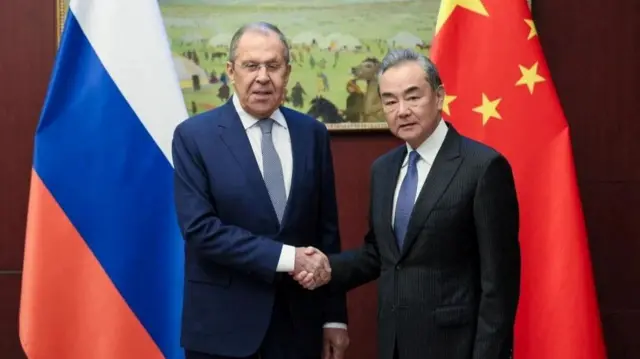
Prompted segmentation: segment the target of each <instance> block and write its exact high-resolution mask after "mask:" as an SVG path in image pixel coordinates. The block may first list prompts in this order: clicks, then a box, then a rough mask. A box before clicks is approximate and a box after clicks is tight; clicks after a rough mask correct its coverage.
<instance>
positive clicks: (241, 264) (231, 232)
mask: <svg viewBox="0 0 640 359" xmlns="http://www.w3.org/2000/svg"><path fill="white" fill-rule="evenodd" d="M181 129H182V128H181V126H178V127H177V128H176V131H175V132H174V136H173V143H172V157H173V164H174V168H175V170H174V199H175V205H176V212H177V216H178V222H179V225H180V228H181V231H182V235H183V237H184V239H185V241H186V242H187V244H188V245H190V246H191V247H192V248H195V249H196V252H197V253H198V255H199V256H200V257H201V258H202V259H204V260H205V261H211V262H213V263H216V264H218V265H223V266H227V267H231V268H234V269H236V270H238V271H240V272H243V273H247V274H249V275H253V276H256V277H258V278H260V279H262V280H264V281H266V282H268V283H271V282H272V281H273V278H274V275H275V273H276V266H277V264H278V259H279V257H280V253H281V251H282V243H279V242H277V241H274V240H273V239H271V238H268V237H264V236H256V235H253V234H252V233H250V232H249V231H247V230H245V229H242V228H240V227H236V226H231V225H226V224H224V223H222V221H221V220H220V218H218V216H217V212H216V208H215V198H213V197H212V196H211V194H210V191H209V189H208V188H209V178H208V177H207V175H206V172H205V169H204V165H203V161H202V156H201V154H200V153H199V152H198V150H197V147H196V145H195V142H194V141H193V140H192V139H190V138H189V136H187V135H185V134H184V133H182V130H181Z"/></svg>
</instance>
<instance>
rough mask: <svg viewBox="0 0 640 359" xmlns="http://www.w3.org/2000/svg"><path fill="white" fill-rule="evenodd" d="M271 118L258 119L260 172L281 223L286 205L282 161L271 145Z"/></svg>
mask: <svg viewBox="0 0 640 359" xmlns="http://www.w3.org/2000/svg"><path fill="white" fill-rule="evenodd" d="M273 122H274V121H273V120H272V119H270V118H265V119H262V120H260V121H258V124H259V126H260V129H261V130H262V173H263V177H264V183H265V185H266V186H267V191H268V192H269V197H270V198H271V204H272V205H273V209H275V211H276V215H277V216H278V222H281V223H282V216H283V215H284V209H285V207H286V205H287V194H286V192H285V188H284V175H283V174H282V163H281V162H280V157H278V153H277V152H276V148H275V147H274V145H273V138H272V137H271V129H272V128H273Z"/></svg>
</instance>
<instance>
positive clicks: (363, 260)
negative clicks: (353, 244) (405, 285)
mask: <svg viewBox="0 0 640 359" xmlns="http://www.w3.org/2000/svg"><path fill="white" fill-rule="evenodd" d="M374 168H375V165H374V166H373V167H372V170H371V180H370V182H369V183H371V190H370V194H369V228H368V231H367V234H366V235H365V237H364V244H363V245H362V246H361V247H360V248H356V249H352V250H348V251H344V252H342V253H340V254H337V255H333V256H331V257H329V261H330V263H331V268H332V270H331V283H332V284H333V285H334V286H336V287H339V288H343V289H345V290H351V289H353V288H356V287H359V286H361V285H364V284H366V283H369V282H371V281H373V280H376V279H378V277H379V276H380V252H379V250H378V243H377V241H376V238H375V233H374V231H373V220H372V215H373V213H372V208H371V207H372V203H373V197H374V195H375V184H374V181H375V170H374Z"/></svg>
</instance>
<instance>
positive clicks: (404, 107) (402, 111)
mask: <svg viewBox="0 0 640 359" xmlns="http://www.w3.org/2000/svg"><path fill="white" fill-rule="evenodd" d="M410 113H411V111H410V109H409V105H408V104H407V103H406V102H405V101H400V102H399V103H398V116H400V117H407V116H409V114H410Z"/></svg>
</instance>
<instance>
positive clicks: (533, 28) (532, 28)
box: [524, 19, 538, 40]
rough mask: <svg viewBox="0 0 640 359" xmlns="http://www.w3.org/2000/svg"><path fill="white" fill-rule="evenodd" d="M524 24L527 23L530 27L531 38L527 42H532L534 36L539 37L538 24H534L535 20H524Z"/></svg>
mask: <svg viewBox="0 0 640 359" xmlns="http://www.w3.org/2000/svg"><path fill="white" fill-rule="evenodd" d="M524 22H526V23H527V25H529V36H528V37H527V40H531V39H533V38H534V36H536V35H538V30H536V24H534V23H533V20H531V19H524Z"/></svg>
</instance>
